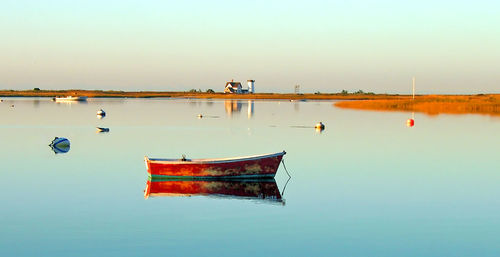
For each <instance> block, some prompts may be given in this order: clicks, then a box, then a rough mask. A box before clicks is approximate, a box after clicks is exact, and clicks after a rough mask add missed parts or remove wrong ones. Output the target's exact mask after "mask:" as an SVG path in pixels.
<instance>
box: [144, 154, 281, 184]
mask: <svg viewBox="0 0 500 257" xmlns="http://www.w3.org/2000/svg"><path fill="white" fill-rule="evenodd" d="M285 154H286V152H285V151H283V152H278V153H271V154H262V155H253V156H243V157H234V158H219V159H186V158H185V156H183V157H182V158H181V159H153V158H148V157H147V156H146V157H144V160H145V163H146V168H147V171H148V173H149V175H150V176H151V177H153V178H154V177H157V178H158V177H159V178H183V179H185V178H204V179H231V178H238V179H243V178H274V176H275V175H276V171H277V170H278V167H279V165H280V162H281V160H282V158H283V155H285Z"/></svg>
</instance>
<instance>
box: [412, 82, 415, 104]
mask: <svg viewBox="0 0 500 257" xmlns="http://www.w3.org/2000/svg"><path fill="white" fill-rule="evenodd" d="M412 89H413V90H412V92H413V94H412V95H413V97H412V99H413V100H415V77H413V87H412Z"/></svg>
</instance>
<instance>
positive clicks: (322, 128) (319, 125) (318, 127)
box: [314, 121, 325, 132]
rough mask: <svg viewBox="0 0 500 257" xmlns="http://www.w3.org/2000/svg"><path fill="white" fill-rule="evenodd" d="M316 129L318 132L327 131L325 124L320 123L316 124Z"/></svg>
mask: <svg viewBox="0 0 500 257" xmlns="http://www.w3.org/2000/svg"><path fill="white" fill-rule="evenodd" d="M314 128H315V129H316V130H317V131H320V132H321V131H323V130H325V124H323V122H321V121H320V122H318V123H316V125H315V126H314Z"/></svg>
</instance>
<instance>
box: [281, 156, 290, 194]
mask: <svg viewBox="0 0 500 257" xmlns="http://www.w3.org/2000/svg"><path fill="white" fill-rule="evenodd" d="M281 162H282V163H283V168H285V171H286V174H287V175H288V179H287V181H286V182H285V185H284V186H283V190H281V196H284V195H285V189H286V186H287V185H288V181H290V179H292V176H290V173H288V170H287V169H286V166H285V160H283V159H281Z"/></svg>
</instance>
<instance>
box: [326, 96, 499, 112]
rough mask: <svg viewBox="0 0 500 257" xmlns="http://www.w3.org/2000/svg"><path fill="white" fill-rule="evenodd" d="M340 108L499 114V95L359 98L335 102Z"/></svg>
mask: <svg viewBox="0 0 500 257" xmlns="http://www.w3.org/2000/svg"><path fill="white" fill-rule="evenodd" d="M335 106H338V107H341V108H352V109H363V110H376V111H415V112H423V113H426V114H428V115H437V114H440V113H449V114H466V113H476V114H489V115H500V95H471V96H464V95H457V96H450V95H427V96H417V97H415V100H412V99H411V98H408V99H394V100H361V101H342V102H337V103H335Z"/></svg>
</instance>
